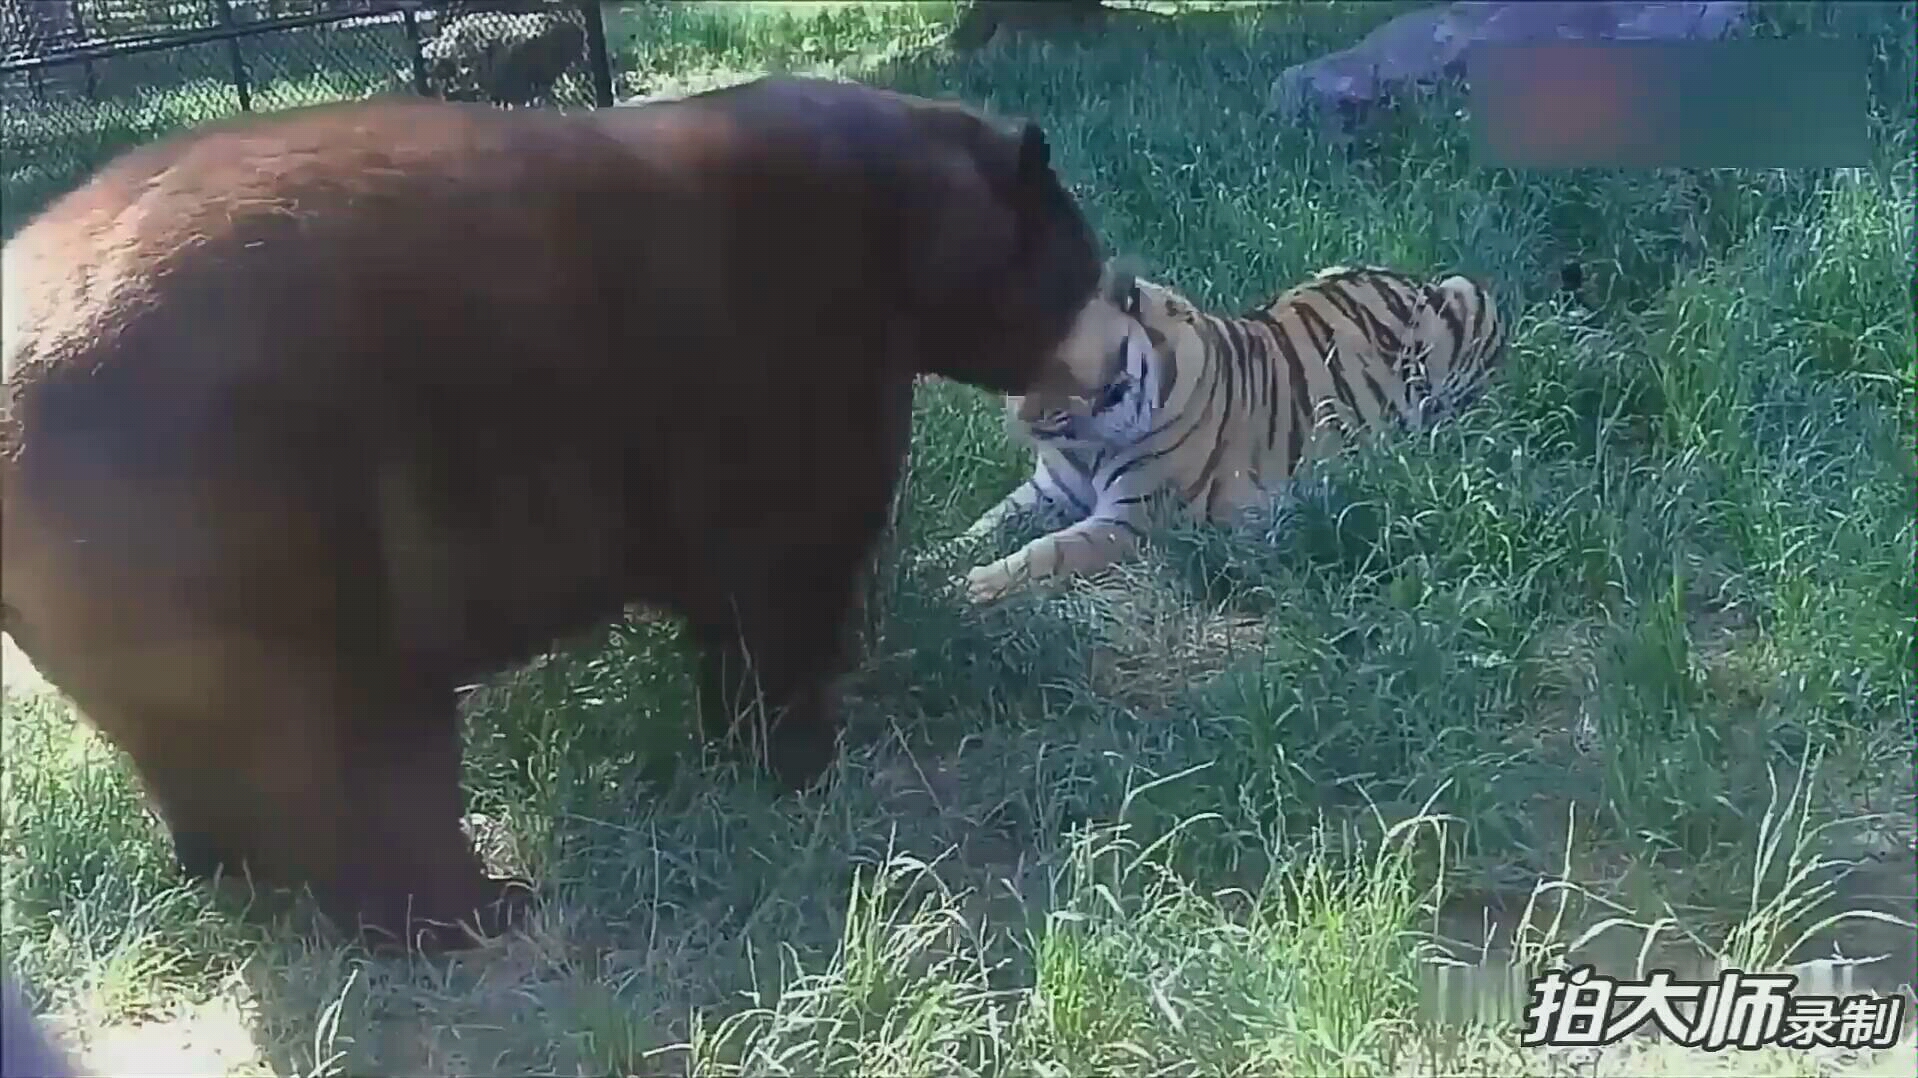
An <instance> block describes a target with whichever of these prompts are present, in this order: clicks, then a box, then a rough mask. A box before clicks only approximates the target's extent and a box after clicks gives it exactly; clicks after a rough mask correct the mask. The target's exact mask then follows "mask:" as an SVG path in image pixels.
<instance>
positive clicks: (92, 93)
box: [67, 0, 100, 101]
mask: <svg viewBox="0 0 1918 1078" xmlns="http://www.w3.org/2000/svg"><path fill="white" fill-rule="evenodd" d="M67 12H68V14H69V15H70V16H71V17H72V20H73V32H74V35H75V37H76V38H77V39H78V40H81V41H84V40H86V36H87V24H86V20H85V19H84V18H83V17H82V16H81V14H80V0H67ZM80 70H81V71H82V72H83V73H84V74H85V75H86V80H87V100H88V101H98V100H100V77H99V76H98V75H96V74H94V71H93V61H92V60H91V59H89V60H87V61H85V62H83V63H82V64H81V65H80Z"/></svg>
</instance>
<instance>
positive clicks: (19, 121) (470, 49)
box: [0, 0, 612, 233]
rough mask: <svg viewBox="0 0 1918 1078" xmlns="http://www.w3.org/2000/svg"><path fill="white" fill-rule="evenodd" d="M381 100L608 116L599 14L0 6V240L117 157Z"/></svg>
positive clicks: (379, 7) (408, 4) (312, 5)
mask: <svg viewBox="0 0 1918 1078" xmlns="http://www.w3.org/2000/svg"><path fill="white" fill-rule="evenodd" d="M378 93H419V94H427V95H431V96H435V97H445V98H449V99H453V100H465V101H488V102H492V103H494V104H499V105H507V106H527V105H552V106H558V107H584V106H594V105H610V104H612V68H611V62H610V58H609V57H608V55H607V49H606V36H605V29H604V26H603V24H602V22H601V19H600V7H599V0H464V2H461V0H443V2H435V0H0V171H4V185H5V186H4V196H5V197H4V205H0V216H4V228H3V229H0V233H4V232H10V231H11V230H12V227H13V226H14V225H16V224H17V223H18V222H19V221H20V220H21V218H22V217H23V216H24V215H25V214H27V213H30V212H32V211H33V210H34V209H37V208H38V207H39V206H40V205H42V204H44V203H45V202H46V201H47V200H48V199H50V198H52V197H53V196H55V195H57V194H58V193H60V192H61V191H64V190H66V189H67V188H69V187H71V186H73V185H74V184H75V183H76V182H78V181H79V179H80V178H81V177H83V176H84V175H86V173H88V172H89V171H91V170H92V169H93V168H95V167H97V166H98V165H100V164H101V163H102V162H103V161H105V160H106V159H107V158H109V157H111V156H113V155H114V154H115V153H117V152H119V151H120V150H122V149H124V148H126V147H127V146H131V145H134V144H136V143H140V142H145V141H148V140H149V139H152V138H155V137H158V136H159V135H162V134H165V133H167V132H169V131H174V130H178V129H181V128H185V127H191V126H193V125H195V124H198V123H203V122H205V121H207V120H210V119H214V118H217V117H220V116H226V115H230V114H233V113H236V112H245V111H251V110H256V109H257V110H273V109H282V108H288V107H290V106H294V105H302V104H311V103H315V102H320V101H334V100H341V99H346V98H358V97H366V96H370V95H373V94H378Z"/></svg>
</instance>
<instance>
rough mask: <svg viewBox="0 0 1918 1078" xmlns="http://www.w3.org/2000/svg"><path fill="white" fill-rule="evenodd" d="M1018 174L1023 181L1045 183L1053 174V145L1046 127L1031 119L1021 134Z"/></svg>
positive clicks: (1020, 180)
mask: <svg viewBox="0 0 1918 1078" xmlns="http://www.w3.org/2000/svg"><path fill="white" fill-rule="evenodd" d="M1018 176H1019V182H1021V183H1043V182H1045V181H1046V180H1047V179H1049V178H1051V176H1052V147H1050V146H1048V145H1046V133H1045V131H1044V129H1042V128H1041V127H1040V126H1039V125H1038V124H1036V123H1033V122H1032V121H1031V120H1027V121H1026V127H1025V130H1024V131H1022V132H1020V134H1019V165H1018Z"/></svg>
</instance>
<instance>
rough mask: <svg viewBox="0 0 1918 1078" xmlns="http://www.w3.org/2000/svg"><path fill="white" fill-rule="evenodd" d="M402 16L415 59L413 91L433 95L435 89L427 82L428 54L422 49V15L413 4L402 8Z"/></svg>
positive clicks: (407, 43)
mask: <svg viewBox="0 0 1918 1078" xmlns="http://www.w3.org/2000/svg"><path fill="white" fill-rule="evenodd" d="M400 17H401V19H402V20H403V21H404V22H405V23H406V45H407V48H408V50H409V56H410V59H411V60H412V61H413V91H414V92H415V93H417V94H419V95H420V96H421V97H431V96H433V90H432V88H431V87H430V86H428V85H427V84H426V54H425V53H423V52H421V51H420V17H419V15H418V14H416V13H415V12H414V11H413V8H412V6H411V5H408V6H407V7H405V8H402V9H401V10H400Z"/></svg>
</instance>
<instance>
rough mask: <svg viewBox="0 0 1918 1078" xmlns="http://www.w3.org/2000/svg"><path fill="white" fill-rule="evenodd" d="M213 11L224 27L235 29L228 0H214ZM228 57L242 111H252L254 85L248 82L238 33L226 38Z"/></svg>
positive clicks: (231, 6) (235, 91)
mask: <svg viewBox="0 0 1918 1078" xmlns="http://www.w3.org/2000/svg"><path fill="white" fill-rule="evenodd" d="M213 12H214V14H216V15H218V16H219V18H220V25H221V26H222V27H223V28H225V29H227V30H234V29H235V26H234V23H233V5H232V4H230V3H228V2H227V0H213ZM226 59H227V63H228V64H229V65H230V66H231V67H232V68H233V92H234V93H236V94H239V95H240V111H241V112H252V111H253V87H252V86H250V85H248V83H247V77H246V60H245V59H244V58H243V57H241V55H240V38H239V35H238V34H237V33H236V34H233V35H231V36H229V37H228V38H227V39H226Z"/></svg>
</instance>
